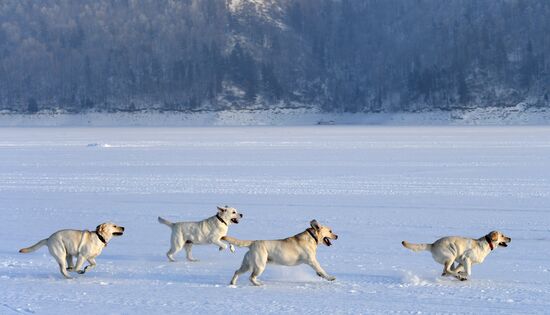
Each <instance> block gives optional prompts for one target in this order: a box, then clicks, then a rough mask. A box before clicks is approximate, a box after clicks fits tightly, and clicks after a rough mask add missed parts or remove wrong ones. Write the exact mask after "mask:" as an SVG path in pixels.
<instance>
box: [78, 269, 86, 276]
mask: <svg viewBox="0 0 550 315" xmlns="http://www.w3.org/2000/svg"><path fill="white" fill-rule="evenodd" d="M77 273H78V274H79V275H83V274H85V273H86V271H84V270H78V271H77Z"/></svg>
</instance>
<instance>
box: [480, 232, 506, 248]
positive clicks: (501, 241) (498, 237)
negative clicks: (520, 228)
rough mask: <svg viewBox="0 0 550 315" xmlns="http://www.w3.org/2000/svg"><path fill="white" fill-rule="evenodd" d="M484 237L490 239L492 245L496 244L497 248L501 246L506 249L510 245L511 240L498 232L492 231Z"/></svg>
mask: <svg viewBox="0 0 550 315" xmlns="http://www.w3.org/2000/svg"><path fill="white" fill-rule="evenodd" d="M486 237H487V238H488V239H490V240H491V242H492V243H493V244H494V243H496V244H498V246H502V247H508V243H510V242H511V241H512V239H511V238H509V237H508V236H506V235H504V234H502V233H501V232H499V231H493V232H491V233H489V234H487V236H486Z"/></svg>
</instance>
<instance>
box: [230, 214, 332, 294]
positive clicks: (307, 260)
mask: <svg viewBox="0 0 550 315" xmlns="http://www.w3.org/2000/svg"><path fill="white" fill-rule="evenodd" d="M310 225H311V227H310V228H307V229H306V230H305V231H303V232H302V233H300V234H296V235H294V236H291V237H288V238H285V239H282V240H271V241H261V240H260V241H243V240H238V239H235V238H233V237H229V236H225V237H222V239H223V240H224V241H227V242H228V243H230V244H233V245H237V246H240V247H248V248H250V249H249V250H248V252H247V253H246V254H245V255H244V258H243V262H242V264H241V268H239V269H238V270H237V271H235V274H234V275H233V279H231V285H235V283H237V279H238V278H239V275H241V274H243V273H245V272H247V271H249V270H250V269H252V274H251V275H250V282H252V284H254V285H261V282H259V281H258V280H257V279H256V278H257V277H258V276H260V275H261V274H262V272H264V269H265V267H266V264H268V263H271V264H278V265H284V266H296V265H299V264H308V265H309V266H311V268H313V269H314V270H315V272H317V275H318V276H319V277H323V278H325V279H327V280H329V281H333V280H335V279H336V278H335V277H333V276H330V275H328V274H327V273H326V271H325V270H323V268H322V267H321V265H320V264H319V262H318V261H317V256H316V255H317V246H318V245H319V244H321V243H324V244H325V245H326V246H330V245H332V243H331V242H330V240H335V239H338V235H336V234H334V233H332V230H331V229H330V228H329V227H327V226H322V225H319V223H317V221H316V220H313V221H311V222H310Z"/></svg>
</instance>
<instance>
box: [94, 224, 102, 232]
mask: <svg viewBox="0 0 550 315" xmlns="http://www.w3.org/2000/svg"><path fill="white" fill-rule="evenodd" d="M99 228H101V224H100V225H98V226H96V227H95V231H96V232H99Z"/></svg>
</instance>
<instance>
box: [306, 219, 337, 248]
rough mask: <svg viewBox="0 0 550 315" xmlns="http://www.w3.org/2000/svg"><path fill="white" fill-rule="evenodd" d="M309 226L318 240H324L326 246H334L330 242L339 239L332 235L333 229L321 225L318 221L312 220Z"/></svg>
mask: <svg viewBox="0 0 550 315" xmlns="http://www.w3.org/2000/svg"><path fill="white" fill-rule="evenodd" d="M309 224H310V225H311V227H312V228H313V231H314V232H315V234H316V236H317V239H318V240H322V241H323V243H324V244H325V245H327V246H330V245H332V243H331V242H330V240H337V239H338V235H336V234H334V233H332V229H331V228H330V227H328V226H324V225H321V224H319V222H317V220H311V222H310V223H309Z"/></svg>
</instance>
